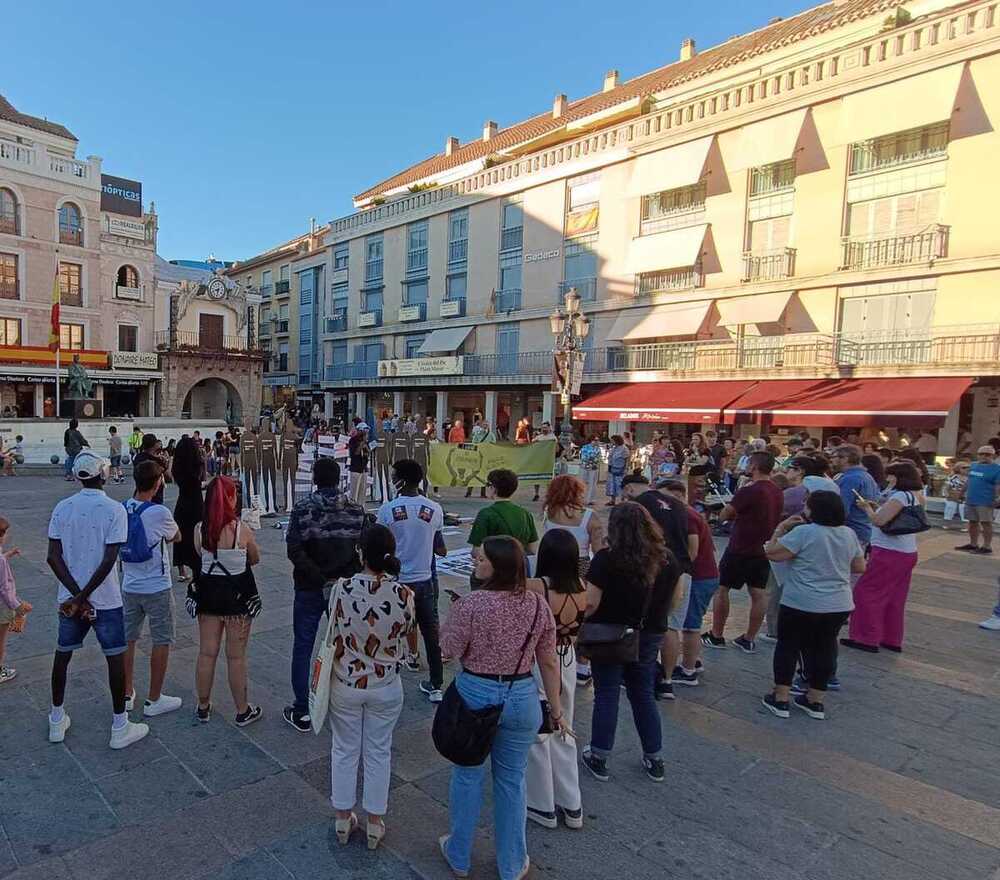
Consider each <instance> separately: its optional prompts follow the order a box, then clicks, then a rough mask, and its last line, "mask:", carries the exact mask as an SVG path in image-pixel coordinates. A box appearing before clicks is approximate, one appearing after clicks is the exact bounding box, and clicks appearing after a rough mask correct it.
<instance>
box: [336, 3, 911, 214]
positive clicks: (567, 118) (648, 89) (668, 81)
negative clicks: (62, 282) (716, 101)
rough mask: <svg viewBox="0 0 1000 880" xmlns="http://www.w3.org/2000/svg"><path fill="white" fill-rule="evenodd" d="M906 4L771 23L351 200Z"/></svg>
mask: <svg viewBox="0 0 1000 880" xmlns="http://www.w3.org/2000/svg"><path fill="white" fill-rule="evenodd" d="M903 2H904V0H843V2H840V3H837V2H829V3H824V4H823V5H822V6H816V7H814V8H812V9H808V10H806V11H805V12H801V13H799V14H798V15H795V16H792V17H791V18H788V19H784V20H782V21H777V22H774V23H773V24H769V25H767V26H766V27H763V28H761V29H760V30H756V31H753V32H752V33H749V34H745V35H744V36H741V37H735V38H733V39H731V40H728V41H727V42H725V43H722V44H721V45H719V46H714V47H712V48H710V49H706V50H705V51H703V52H699V53H698V54H697V55H695V56H694V58H691V59H690V60H688V61H676V62H674V63H673V64H668V65H667V66H666V67H661V68H659V69H658V70H654V71H652V72H650V73H645V74H642V75H641V76H638V77H636V78H635V79H632V80H629V81H628V82H625V83H622V84H621V85H620V86H618V87H617V88H614V89H611V90H609V91H607V92H598V93H596V94H594V95H590V96H588V97H586V98H581V99H580V100H578V101H574V102H572V103H570V104H569V106H568V107H567V109H566V112H565V113H563V115H562V116H560V117H559V118H558V119H553V118H552V114H551V112H547V113H542V114H539V115H538V116H534V117H532V118H531V119H528V120H526V121H525V122H519V123H517V124H516V125H512V126H510V127H508V128H505V129H502V130H500V131H498V132H497V133H496V134H495V135H494V136H493V137H492V138H491V139H490V140H489V141H483V140H482V139H481V138H480V139H477V140H474V141H470V142H469V143H467V144H463V145H462V146H460V147H459V148H458V149H457V150H455V151H453V152H452V154H451V155H450V156H446V155H444V154H443V153H442V154H438V155H436V156H431V157H430V158H429V159H424V160H423V161H422V162H418V163H417V164H416V165H411V166H410V167H409V168H407V169H406V170H405V171H401V172H400V173H399V174H396V175H394V176H393V177H390V178H388V179H386V180H383V181H382V182H381V183H378V184H376V185H375V186H373V187H371V188H370V189H367V190H365V191H364V192H363V193H361V194H359V195H357V196H355V197H354V198H355V200H356V201H363V200H365V199H369V198H371V197H372V196H376V195H379V194H380V193H385V192H388V191H390V190H393V189H396V188H397V187H401V186H406V185H407V184H411V183H414V182H416V181H419V180H423V179H424V178H426V177H428V176H430V175H433V174H439V173H441V172H442V171H446V170H448V169H450V168H456V167H458V166H460V165H464V164H465V163H467V162H472V161H474V160H476V159H481V158H484V157H485V156H488V155H491V154H493V153H497V152H501V151H503V150H508V149H511V148H513V147H515V146H517V145H519V144H523V143H524V142H526V141H528V140H531V139H532V138H536V137H539V136H541V135H544V134H546V133H548V132H551V131H555V130H557V129H559V128H561V127H562V126H564V125H566V123H568V122H572V121H574V120H576V119H582V118H583V117H585V116H590V115H591V114H593V113H597V112H599V111H601V110H605V109H607V108H609V107H613V106H615V105H616V104H621V103H624V102H625V101H629V100H632V99H633V98H636V97H645V96H647V95H652V94H655V93H657V92H661V91H663V90H664V89H667V88H670V87H671V86H676V85H679V84H681V83H684V82H687V81H689V80H693V79H696V78H698V77H700V76H704V75H706V74H708V73H711V72H712V71H715V70H719V69H721V68H724V67H730V66H732V65H734V64H738V63H740V62H741V61H745V60H746V59H748V58H752V57H754V56H756V55H760V54H762V53H764V52H768V51H770V50H772V49H776V48H779V47H781V46H786V45H788V44H790V43H795V42H798V41H799V40H803V39H806V38H807V37H811V36H813V35H815V34H818V33H822V32H823V31H828V30H831V29H833V28H836V27H839V26H841V25H843V24H846V23H848V22H851V21H855V20H857V19H860V18H867V17H868V16H871V15H876V14H878V13H881V12H884V11H886V10H887V9H892V8H894V7H896V6H899V5H901V4H902V3H903Z"/></svg>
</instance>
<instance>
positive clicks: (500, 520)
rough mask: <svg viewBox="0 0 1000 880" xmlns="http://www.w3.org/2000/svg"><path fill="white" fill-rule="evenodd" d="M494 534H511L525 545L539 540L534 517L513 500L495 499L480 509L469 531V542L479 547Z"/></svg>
mask: <svg viewBox="0 0 1000 880" xmlns="http://www.w3.org/2000/svg"><path fill="white" fill-rule="evenodd" d="M494 535H510V536H511V537H512V538H517V540H518V541H520V542H521V543H522V544H524V546H525V547H527V546H528V545H529V544H534V543H535V541H537V540H538V530H537V529H536V528H535V519H534V517H533V516H532V515H531V514H530V513H528V511H527V510H525V509H524V508H523V507H519V506H518V505H517V504H515V503H514V502H513V501H495V502H493V504H491V505H490V506H489V507H484V508H483V509H482V510H480V511H479V513H478V514H477V515H476V521H475V522H474V523H473V524H472V531H471V532H469V543H470V544H471V545H472V546H473V547H479V546H480V545H481V544H482V543H483V541H485V540H486V539H487V538H491V537H493V536H494Z"/></svg>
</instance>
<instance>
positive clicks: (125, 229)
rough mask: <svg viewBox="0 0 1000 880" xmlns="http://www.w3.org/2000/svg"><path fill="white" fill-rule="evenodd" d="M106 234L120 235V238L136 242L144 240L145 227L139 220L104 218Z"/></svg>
mask: <svg viewBox="0 0 1000 880" xmlns="http://www.w3.org/2000/svg"><path fill="white" fill-rule="evenodd" d="M104 219H105V220H106V221H107V228H108V232H109V233H111V235H120V236H121V237H122V238H132V239H135V240H136V241H145V240H146V225H145V224H144V223H142V222H141V221H139V220H127V219H126V218H124V217H111V216H107V215H106V216H105V218H104Z"/></svg>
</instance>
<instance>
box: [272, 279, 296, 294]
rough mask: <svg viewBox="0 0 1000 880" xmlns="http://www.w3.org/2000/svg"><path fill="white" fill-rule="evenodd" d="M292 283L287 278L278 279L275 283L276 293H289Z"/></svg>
mask: <svg viewBox="0 0 1000 880" xmlns="http://www.w3.org/2000/svg"><path fill="white" fill-rule="evenodd" d="M291 284H292V283H291V282H290V281H289V280H288V279H287V278H286V279H285V280H284V281H276V282H275V283H274V295H275V296H281V295H282V294H283V293H288V291H289V289H290V288H291Z"/></svg>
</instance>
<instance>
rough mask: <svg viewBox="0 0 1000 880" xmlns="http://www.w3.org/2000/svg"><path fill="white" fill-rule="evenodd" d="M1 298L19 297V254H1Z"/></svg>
mask: <svg viewBox="0 0 1000 880" xmlns="http://www.w3.org/2000/svg"><path fill="white" fill-rule="evenodd" d="M0 299H18V283H17V254H0Z"/></svg>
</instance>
